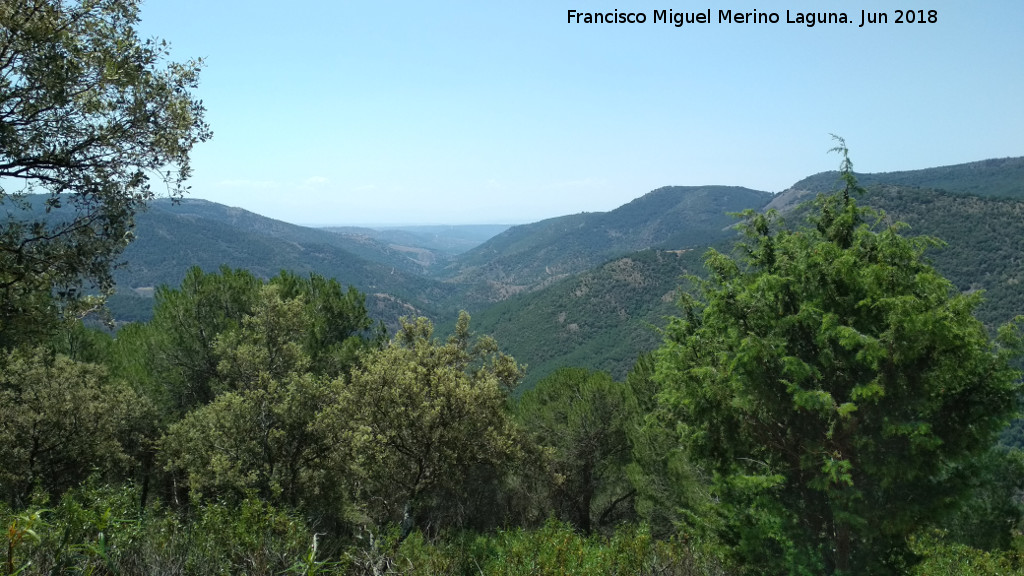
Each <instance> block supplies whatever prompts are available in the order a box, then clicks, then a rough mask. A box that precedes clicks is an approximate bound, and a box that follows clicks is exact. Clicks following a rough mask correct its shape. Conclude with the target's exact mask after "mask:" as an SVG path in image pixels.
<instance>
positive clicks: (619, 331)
mask: <svg viewBox="0 0 1024 576" xmlns="http://www.w3.org/2000/svg"><path fill="white" fill-rule="evenodd" d="M704 251H705V249H704V248H698V249H689V250H676V251H666V250H654V249H649V250H644V251H642V252H637V253H633V254H630V255H628V256H625V257H622V258H616V259H615V260H612V261H610V262H606V263H605V264H603V265H601V266H598V267H597V268H595V269H593V270H590V271H587V272H584V273H582V274H579V275H576V276H573V277H572V278H568V279H565V280H562V281H561V282H557V283H555V284H553V285H551V286H548V287H547V288H544V289H542V290H538V291H536V292H533V293H530V294H523V295H519V296H515V297H512V298H509V299H508V300H506V301H504V302H500V303H498V304H495V305H494V306H492V307H490V308H488V309H487V310H484V311H482V312H479V313H477V314H476V315H474V316H473V329H474V330H475V331H477V332H479V333H482V334H490V335H492V336H494V337H495V338H496V339H497V341H498V342H499V343H500V344H501V347H502V349H503V350H505V351H507V352H508V353H510V354H512V355H513V356H514V357H515V358H516V359H517V360H519V361H520V362H524V363H526V364H528V366H527V374H526V379H525V380H524V383H523V388H524V389H527V388H530V387H532V386H533V385H534V384H536V383H537V381H538V380H540V379H541V378H543V377H544V376H546V375H548V374H549V373H551V372H552V371H554V370H555V369H557V368H558V367H560V366H586V367H589V368H596V369H600V370H607V371H608V372H610V373H611V374H612V375H614V376H615V377H616V378H624V377H625V375H626V373H627V372H628V371H629V369H630V368H631V367H632V366H633V363H634V362H635V361H636V358H637V355H638V354H639V353H641V352H643V351H646V350H651V349H653V348H655V347H656V346H657V344H658V342H659V341H660V339H661V336H660V335H659V333H658V331H657V328H660V327H663V326H664V324H665V318H666V316H668V315H670V314H674V313H675V311H676V299H677V297H678V292H677V290H678V288H679V286H680V284H681V282H682V277H683V276H684V275H686V274H693V273H696V272H699V271H701V269H702V266H703V265H702V263H701V257H702V255H703V253H704Z"/></svg>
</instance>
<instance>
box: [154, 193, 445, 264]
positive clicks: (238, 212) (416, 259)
mask: <svg viewBox="0 0 1024 576" xmlns="http://www.w3.org/2000/svg"><path fill="white" fill-rule="evenodd" d="M148 213H149V214H151V215H153V216H157V215H160V214H168V215H173V216H176V217H179V218H192V219H195V220H200V219H201V220H209V221H211V222H217V223H220V224H225V225H228V226H231V227H232V228H234V229H236V230H239V231H241V232H251V233H254V234H257V235H259V236H261V237H268V238H277V239H280V240H285V241H287V242H293V243H297V244H324V245H327V246H333V247H335V248H341V249H342V250H345V251H347V252H350V253H351V254H354V255H356V256H359V257H360V258H363V259H365V260H369V261H370V262H377V263H380V264H384V265H386V266H391V267H394V268H396V269H397V270H404V271H406V272H413V273H417V274H419V273H423V272H424V271H425V269H426V267H427V266H428V265H430V263H433V262H434V261H436V260H439V259H443V258H444V254H442V253H441V252H439V251H435V250H432V249H430V248H426V247H422V246H416V247H414V249H411V250H407V249H404V247H403V246H397V245H394V243H393V242H391V241H388V240H386V239H381V238H377V237H374V236H373V235H369V234H358V233H356V234H330V233H328V230H326V229H322V228H308V227H305V226H297V225H295V224H289V223H287V222H282V221H280V220H274V219H273V218H267V217H265V216H260V215H259V214H255V213H253V212H249V211H248V210H243V209H242V208H234V207H231V206H225V205H223V204H217V203H216V202H210V201H208V200H200V199H192V198H189V199H184V200H181V201H180V202H178V203H177V204H172V203H171V202H170V201H167V200H157V201H156V202H154V203H153V204H151V205H150V208H149V211H148ZM424 253H427V254H426V255H424Z"/></svg>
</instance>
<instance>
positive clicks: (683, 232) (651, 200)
mask: <svg viewBox="0 0 1024 576" xmlns="http://www.w3.org/2000/svg"><path fill="white" fill-rule="evenodd" d="M770 199H771V195H770V194H768V193H767V192H758V191H756V190H750V189H747V188H738V187H728V186H703V187H678V186H677V187H666V188H660V189H658V190H654V191H653V192H649V193H647V194H645V195H643V196H641V197H639V198H637V199H635V200H633V201H632V202H630V203H628V204H625V205H623V206H620V207H619V208H616V209H615V210H612V211H610V212H600V213H582V214H575V215H571V216H562V217H559V218H552V219H550V220H544V221H542V222H537V223H535V224H529V225H524V226H515V227H513V228H511V229H509V230H507V231H505V232H503V233H502V234H499V235H498V236H495V237H494V238H492V239H490V240H488V241H487V242H485V243H484V244H482V245H480V246H478V247H477V248H474V249H473V250H470V251H469V252H467V253H465V254H462V255H460V256H459V257H457V258H456V259H455V261H454V262H453V263H452V264H450V265H449V266H448V267H446V268H445V269H444V270H443V271H442V273H441V274H442V277H443V278H445V279H446V280H447V281H449V282H454V283H456V284H465V285H467V286H468V287H469V298H470V300H471V301H474V300H483V301H499V300H503V299H505V298H507V297H509V296H511V295H514V294H517V293H520V292H529V291H531V290H535V289H537V288H540V287H543V286H545V285H548V284H550V283H551V282H554V281H557V280H560V279H562V278H565V277H567V276H569V275H572V274H576V273H579V272H583V271H584V270H587V269H590V268H592V267H594V266H597V265H599V264H601V263H602V262H604V261H606V260H608V259H609V258H614V257H616V256H621V255H623V254H628V253H630V252H635V251H638V250H644V249H646V248H666V249H672V250H678V249H686V248H693V247H696V246H706V245H708V244H709V243H711V242H715V241H717V240H718V239H721V238H725V237H728V236H729V235H730V234H731V232H729V231H728V230H727V228H728V227H729V226H730V225H731V224H733V221H732V220H731V218H730V217H729V216H728V215H727V213H728V212H739V211H742V210H746V209H751V208H752V209H757V208H760V207H761V206H763V205H764V204H765V203H767V202H768V200H770Z"/></svg>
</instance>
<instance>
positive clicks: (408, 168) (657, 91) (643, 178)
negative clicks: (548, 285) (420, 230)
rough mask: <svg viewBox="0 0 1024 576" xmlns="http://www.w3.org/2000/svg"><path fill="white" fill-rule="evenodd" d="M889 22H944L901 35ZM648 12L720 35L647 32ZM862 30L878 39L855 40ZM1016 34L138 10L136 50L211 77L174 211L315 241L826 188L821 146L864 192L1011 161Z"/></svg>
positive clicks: (384, 12)
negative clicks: (692, 191)
mask: <svg viewBox="0 0 1024 576" xmlns="http://www.w3.org/2000/svg"><path fill="white" fill-rule="evenodd" d="M900 8H924V9H926V10H928V9H931V10H937V13H938V22H937V23H935V24H924V25H921V24H895V23H893V22H892V20H893V19H894V18H895V11H896V10H897V9H900ZM569 9H574V10H577V11H584V12H586V11H589V12H598V11H601V12H604V11H610V10H615V9H617V10H618V11H619V12H643V13H645V15H646V16H647V20H648V21H647V23H645V24H590V25H587V24H569V23H567V12H568V10H569ZM665 9H673V10H675V11H676V12H680V11H705V10H707V9H711V12H712V20H713V22H714V23H711V24H693V25H689V24H687V25H684V26H682V27H679V28H677V27H674V26H672V25H671V24H663V23H657V24H655V23H653V20H652V19H653V12H654V11H655V10H665ZM719 9H732V10H734V11H753V10H754V9H756V10H758V11H759V12H762V13H766V12H777V13H778V14H779V15H780V17H781V22H780V23H778V24H719V23H717V12H718V10H719ZM787 10H789V11H790V13H791V14H796V13H797V12H807V11H825V10H827V11H845V12H847V13H848V14H849V15H850V17H851V18H852V19H853V20H855V21H856V22H855V23H853V24H845V25H842V24H828V25H825V24H819V25H816V26H814V27H810V28H809V27H807V26H804V25H800V24H786V23H785V20H786V11H787ZM861 10H867V11H869V12H886V13H887V14H888V16H889V19H890V23H889V24H885V25H880V24H879V25H874V26H872V25H868V26H865V27H863V28H860V27H858V24H859V22H860V14H861ZM1022 22H1024V2H1021V1H1020V0H990V1H987V2H984V3H967V2H962V1H957V2H953V1H946V0H929V2H928V3H919V2H906V1H905V0H892V1H875V0H864V1H853V0H827V1H820V0H819V1H813V2H812V1H808V0H802V1H801V0H785V1H782V0H771V1H768V2H760V3H757V2H746V1H745V0H738V1H737V2H736V3H733V4H729V5H725V4H724V3H716V2H704V3H700V2H692V1H691V2H679V3H676V4H675V5H673V4H671V3H660V2H658V1H656V0H654V1H648V0H643V1H639V0H623V1H622V2H620V3H613V2H604V1H600V2H597V1H594V2H591V1H582V2H581V1H579V0H567V1H560V0H546V1H543V2H534V1H526V0H524V1H519V2H514V3H513V2H468V1H467V2H444V1H438V2H395V1H392V2H388V1H378V2H372V3H371V2H365V3H363V2H359V3H356V2H346V1H312V0H305V1H303V0H296V1H293V2H291V3H289V4H288V5H287V6H286V5H285V4H283V3H281V2H279V1H275V2H269V1H263V0H252V1H247V2H244V3H243V2H234V1H230V0H224V1H222V2H217V3H209V2H198V1H194V0H147V1H146V2H145V4H144V5H143V11H142V24H141V26H140V28H141V33H142V34H143V35H144V36H147V37H148V36H158V37H160V38H164V39H166V40H168V41H170V42H171V44H172V47H173V48H172V50H173V55H174V58H176V59H179V60H180V59H186V58H192V57H202V58H204V59H205V61H206V68H205V70H204V72H203V76H202V80H201V86H200V88H199V90H198V91H197V96H198V97H200V98H201V99H203V101H204V102H205V104H206V106H207V109H208V117H207V119H208V121H209V122H210V124H211V125H212V128H213V130H214V138H213V140H211V141H210V142H207V143H205V144H203V145H201V146H199V147H198V148H197V149H196V150H195V151H194V154H193V161H194V167H195V176H194V178H193V179H192V180H191V185H192V195H193V196H194V197H199V198H206V199H209V200H213V201H216V202H221V203H224V204H229V205H232V206H241V207H243V208H246V209H249V210H252V211H254V212H258V213H260V214H264V215H267V216H271V217H274V218H278V219H281V220H286V221H289V222H295V223H300V224H312V225H325V224H385V223H386V224H410V223H424V224H426V223H446V224H465V223H522V222H530V221H536V220H540V219H542V218H547V217H552V216H558V215H563V214H569V213H577V212H583V211H588V212H589V211H603V210H610V209H613V208H615V207H617V206H619V205H621V204H624V203H626V202H628V201H630V200H631V199H633V198H636V197H638V196H641V195H643V194H644V193H646V192H648V191H650V190H652V189H654V188H658V187H661V186H667V185H703V184H725V185H738V186H747V187H750V188H755V189H759V190H768V191H772V192H778V191H781V190H783V189H785V188H787V187H788V186H789V185H790V184H792V183H794V182H795V181H797V180H799V179H800V178H803V177H804V176H807V175H810V174H813V173H816V172H821V171H823V170H831V169H834V168H835V167H836V166H837V165H838V163H839V159H838V157H836V156H835V155H829V154H827V153H826V151H827V150H828V149H829V148H830V147H831V146H832V142H831V139H830V138H829V133H837V134H840V135H842V136H844V137H845V138H846V140H847V143H848V144H849V146H850V149H851V158H852V159H853V161H854V164H855V167H856V169H857V170H858V171H865V172H881V171H892V170H905V169H915V168H925V167H930V166H939V165H945V164H955V163H960V162H969V161H973V160H982V159H985V158H992V157H1005V156H1021V155H1024V138H1022V136H1024V25H1022V24H1021V23H1022Z"/></svg>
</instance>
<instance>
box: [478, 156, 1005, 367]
mask: <svg viewBox="0 0 1024 576" xmlns="http://www.w3.org/2000/svg"><path fill="white" fill-rule="evenodd" d="M965 166H975V167H978V166H980V167H981V168H982V169H981V170H980V171H979V172H978V173H979V174H980V179H981V181H982V182H987V183H997V184H998V183H1002V184H1000V186H1002V188H1001V189H1002V190H1009V189H1011V187H1010V186H1009V184H1008V183H1011V182H1012V181H1013V178H1015V177H1016V176H1015V175H1016V174H1017V171H1018V170H1019V166H1020V162H1017V161H992V162H979V163H973V164H971V165H965ZM1000 166H1001V167H1002V168H1003V169H1005V172H1000ZM965 173H966V172H964V170H963V169H962V167H948V168H937V169H930V170H919V171H913V172H899V173H894V174H897V175H898V177H897V180H899V181H908V179H909V177H908V176H907V175H908V174H913V175H914V177H915V178H917V179H918V181H922V182H928V181H938V180H939V178H940V177H944V178H946V180H945V182H947V183H948V182H954V181H956V182H959V186H960V189H961V190H962V191H963V192H960V193H954V192H949V191H942V190H934V189H927V188H922V187H915V186H906V185H889V184H883V183H880V182H881V181H882V178H883V176H884V175H866V176H865V177H863V178H861V182H873V183H874V184H870V185H869V191H868V193H867V194H865V195H864V197H862V198H861V199H860V200H859V201H860V202H861V203H863V204H866V205H869V206H872V207H875V208H879V209H882V210H884V211H885V212H886V213H887V214H888V221H890V222H895V221H902V222H905V223H906V224H907V225H908V228H907V229H905V230H904V231H903V233H904V234H906V235H929V236H934V237H936V238H939V239H940V240H942V241H943V242H945V245H944V246H943V247H939V248H934V249H932V250H930V251H929V253H928V257H929V258H930V259H931V260H932V262H933V263H934V265H935V266H936V268H937V269H938V270H939V271H940V272H941V273H942V274H943V275H945V276H946V277H947V278H949V279H950V280H951V281H952V282H953V283H954V285H955V286H956V288H957V289H959V290H962V291H974V290H984V297H985V301H984V303H983V305H982V306H981V307H980V308H979V309H978V311H977V314H978V317H979V318H980V319H981V320H982V321H983V322H984V323H985V324H986V325H988V326H990V327H995V326H998V325H999V324H1002V323H1004V322H1006V321H1008V320H1010V319H1012V318H1013V317H1015V316H1017V315H1020V314H1024V199H1020V200H1018V199H1012V198H1003V197H999V196H1001V194H975V192H977V191H978V190H979V187H978V186H975V185H974V184H972V183H971V181H970V180H969V179H967V178H966V177H963V178H961V179H959V180H956V179H953V178H951V177H945V176H942V175H943V174H946V175H949V174H954V175H956V174H960V175H962V174H965ZM812 178H818V179H819V180H820V182H819V184H815V185H816V186H824V182H825V181H826V179H825V177H824V176H821V175H819V176H817V177H812ZM801 182H804V183H806V182H807V180H805V181H801ZM834 184H835V181H834V180H833V181H832V186H830V188H834V187H835V186H834ZM799 186H803V184H799V183H798V185H794V187H793V188H792V189H791V191H787V194H791V193H792V190H799V189H800V188H799ZM825 189H826V190H827V189H828V188H825ZM967 191H970V193H968V192H967ZM780 196H782V195H780ZM808 197H809V196H808V195H806V194H805V195H803V198H808ZM779 199H782V200H785V198H777V199H776V201H773V202H772V204H775V205H777V204H779V202H777V200H779ZM802 213H803V210H795V211H788V212H786V213H784V218H785V219H786V220H788V221H790V222H800V221H801V219H802ZM719 249H720V250H728V248H722V247H719ZM705 251H706V247H703V246H702V247H695V248H694V249H693V250H691V251H689V252H685V253H683V254H680V255H679V256H678V258H677V259H669V258H666V257H665V256H666V255H667V254H672V253H666V252H662V251H654V250H651V251H646V252H642V253H639V254H631V255H629V256H628V257H626V258H623V259H616V260H613V261H611V262H608V263H606V264H604V265H603V266H600V267H598V268H595V269H593V270H590V271H587V272H585V273H582V274H579V275H577V276H573V277H571V278H569V279H565V280H562V281H561V282H558V283H555V284H553V285H551V286H548V287H546V288H543V289H541V290H538V291H536V292H533V293H530V294H525V295H520V296H516V297H513V298H510V299H508V300H507V301H505V302H502V303H499V304H496V305H494V306H492V307H491V308H489V309H487V310H484V311H482V312H479V313H477V314H476V315H474V325H475V329H477V330H479V331H480V332H485V333H490V334H493V335H494V336H495V337H496V338H497V339H498V341H499V342H501V343H502V345H503V347H505V348H506V349H507V350H508V351H509V353H511V354H513V355H514V356H515V357H516V358H517V359H518V360H520V361H521V362H525V363H527V364H529V365H530V368H529V371H528V376H527V380H526V382H525V386H527V387H529V386H531V385H532V384H534V383H536V381H537V380H539V379H540V378H543V377H544V376H546V375H547V374H548V373H550V372H551V371H552V370H554V369H555V368H557V367H559V366H564V365H578V366H584V367H588V368H595V369H602V370H608V371H610V372H611V373H612V374H613V375H615V376H616V377H622V376H623V375H624V374H625V372H626V371H627V370H628V369H629V367H630V366H631V365H632V362H633V360H634V359H635V358H636V357H637V355H639V354H640V353H642V352H644V351H647V350H650V349H653V348H654V347H655V346H656V345H657V343H658V341H659V339H660V336H659V335H658V333H657V331H656V330H655V327H660V326H663V323H664V317H665V316H666V315H674V314H677V312H678V311H677V310H676V308H675V306H674V305H673V304H672V303H671V302H670V300H672V298H670V297H668V296H666V295H667V294H669V293H670V292H671V291H672V290H673V289H674V288H677V287H679V286H680V285H681V282H680V280H679V277H680V275H681V274H683V273H684V272H689V273H697V274H703V272H704V270H703V264H702V262H701V257H702V256H703V254H704V252H705ZM624 270H628V271H629V272H630V273H624V272H623V271H624ZM630 279H632V280H630Z"/></svg>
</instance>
